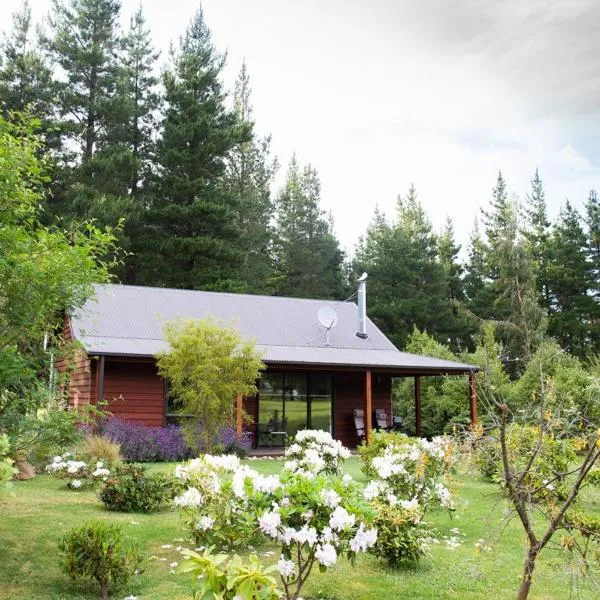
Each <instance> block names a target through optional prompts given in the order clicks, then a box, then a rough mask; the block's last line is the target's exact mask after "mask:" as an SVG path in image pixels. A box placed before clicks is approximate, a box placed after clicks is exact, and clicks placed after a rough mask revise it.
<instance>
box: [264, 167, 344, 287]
mask: <svg viewBox="0 0 600 600" xmlns="http://www.w3.org/2000/svg"><path fill="white" fill-rule="evenodd" d="M320 202H321V182H320V180H319V175H318V173H317V171H316V169H314V168H313V167H312V166H310V165H307V166H306V167H304V168H301V167H300V165H299V164H298V161H297V160H296V157H295V156H294V157H292V160H291V161H290V165H289V167H288V172H287V177H286V181H285V184H284V186H283V188H282V189H281V190H280V192H279V194H278V196H277V201H276V208H277V210H276V218H275V252H274V254H275V265H276V273H275V289H276V292H277V294H279V295H281V296H291V295H293V296H295V297H300V298H339V297H340V296H341V297H343V293H344V277H343V270H342V265H343V259H344V254H343V252H342V250H341V249H340V246H339V242H338V241H337V239H336V237H335V236H334V234H333V223H332V219H331V217H329V218H328V217H327V216H326V214H325V213H324V212H323V210H322V208H321V206H320Z"/></svg>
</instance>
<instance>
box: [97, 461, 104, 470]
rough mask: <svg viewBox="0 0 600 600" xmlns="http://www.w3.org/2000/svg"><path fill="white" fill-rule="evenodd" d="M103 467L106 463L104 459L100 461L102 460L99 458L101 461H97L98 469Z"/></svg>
mask: <svg viewBox="0 0 600 600" xmlns="http://www.w3.org/2000/svg"><path fill="white" fill-rule="evenodd" d="M102 468H104V463H103V462H102V461H100V460H99V461H98V462H97V463H96V469H102Z"/></svg>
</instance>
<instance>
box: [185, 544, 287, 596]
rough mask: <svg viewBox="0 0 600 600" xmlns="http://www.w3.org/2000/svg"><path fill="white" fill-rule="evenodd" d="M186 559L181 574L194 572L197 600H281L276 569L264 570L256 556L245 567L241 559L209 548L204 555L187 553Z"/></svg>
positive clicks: (249, 558) (186, 551)
mask: <svg viewBox="0 0 600 600" xmlns="http://www.w3.org/2000/svg"><path fill="white" fill-rule="evenodd" d="M184 556H185V558H186V560H185V561H184V562H183V563H182V565H181V567H180V572H181V573H190V574H191V575H192V581H193V585H194V592H193V593H194V598H195V599H196V600H202V599H203V598H221V599H222V600H279V598H281V595H282V594H281V592H280V591H279V590H278V588H277V581H276V580H275V578H274V577H272V576H271V573H272V572H273V571H276V570H277V567H276V566H271V567H267V568H264V567H263V566H262V565H261V564H260V562H259V560H258V558H257V557H256V556H255V555H251V556H249V557H248V561H249V564H248V565H244V564H243V563H242V560H241V559H240V557H239V556H237V555H234V556H233V557H231V559H230V558H229V557H228V556H227V555H225V554H213V553H212V548H208V549H207V550H205V551H204V553H203V554H198V553H197V552H193V551H192V550H185V551H184Z"/></svg>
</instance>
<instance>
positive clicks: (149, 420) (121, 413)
mask: <svg viewBox="0 0 600 600" xmlns="http://www.w3.org/2000/svg"><path fill="white" fill-rule="evenodd" d="M104 400H106V401H107V402H108V405H107V406H106V410H108V411H109V412H110V413H111V414H112V415H113V416H115V417H119V418H121V419H127V420H128V421H132V422H134V423H143V424H145V425H154V426H161V427H162V426H163V425H164V412H165V400H164V384H163V380H162V378H161V377H160V376H159V375H158V373H157V371H156V365H155V364H154V363H153V362H128V361H114V360H113V361H111V360H110V358H107V359H106V364H105V367H104Z"/></svg>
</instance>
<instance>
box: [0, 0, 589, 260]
mask: <svg viewBox="0 0 600 600" xmlns="http://www.w3.org/2000/svg"><path fill="white" fill-rule="evenodd" d="M50 4H51V2H50V0H31V6H32V10H33V13H34V18H35V19H36V20H41V19H42V18H43V16H44V15H45V14H47V12H48V10H49V8H50ZM139 4H140V2H139V0H122V13H123V24H124V26H125V25H126V24H127V23H128V22H129V18H130V16H131V14H132V13H133V11H134V10H135V9H136V8H137V7H138V6H139ZM19 5H20V0H2V1H1V8H0V28H2V29H4V30H7V29H8V28H9V27H10V22H11V13H12V12H13V11H14V10H15V9H17V8H18V7H19ZM199 5H200V4H199V2H198V1H197V0H170V1H166V0H145V1H144V2H142V6H143V9H144V12H145V15H146V19H147V21H148V25H149V27H150V29H151V30H152V34H153V40H154V44H155V46H156V48H158V49H160V50H161V52H162V54H161V61H162V62H165V61H166V60H167V55H168V48H169V45H170V43H171V42H175V43H176V42H177V40H178V38H179V36H180V35H181V34H182V33H183V32H184V31H185V28H186V26H187V24H188V23H189V20H190V18H191V17H192V16H193V14H194V12H195V11H196V9H197V8H198V6H199ZM202 7H203V10H204V14H205V18H206V21H207V23H208V25H209V27H210V28H211V30H212V33H213V39H214V42H215V45H216V46H217V48H219V49H220V50H226V51H227V55H228V62H227V67H226V70H225V72H224V78H225V82H226V84H227V86H228V87H229V88H230V89H233V81H234V79H235V75H236V74H237V72H238V71H239V68H240V66H241V64H242V62H243V61H244V60H245V61H246V64H247V66H248V71H249V74H250V77H251V85H252V102H253V104H254V109H255V121H256V130H257V131H258V132H259V134H263V135H264V134H271V135H272V147H273V150H274V152H275V154H276V155H277V156H278V158H279V161H280V163H281V165H282V167H281V169H280V172H279V174H278V179H277V182H276V183H278V184H280V183H281V182H282V180H283V179H284V177H285V170H286V165H287V163H288V161H289V159H290V157H291V156H292V154H293V153H294V152H295V153H296V155H297V157H298V160H299V161H300V162H301V163H311V164H312V165H313V166H314V167H315V168H316V169H317V170H318V171H319V174H320V178H321V184H322V190H321V192H322V205H323V208H324V209H325V210H327V211H331V213H332V215H333V219H334V226H335V232H336V234H337V236H338V238H339V239H340V241H341V243H342V246H343V247H344V248H345V249H346V250H347V251H348V252H351V251H352V250H353V248H354V245H355V243H356V241H357V239H358V238H359V236H360V235H361V234H363V233H364V232H365V229H366V227H367V225H368V223H369V221H370V220H371V218H372V215H373V211H374V209H375V207H379V209H380V210H383V211H384V212H385V213H386V214H387V215H388V216H389V217H393V216H394V210H395V204H396V199H397V196H398V194H405V193H406V191H407V190H408V188H409V185H410V184H411V183H413V184H414V186H415V188H416V190H417V194H418V198H419V200H420V201H421V202H422V204H423V206H424V207H425V210H426V211H427V213H428V214H429V216H430V218H431V220H432V222H433V225H434V227H435V229H436V230H439V229H440V228H441V226H442V224H443V222H444V221H445V219H446V217H447V216H450V217H452V219H453V221H454V225H455V230H456V236H457V239H458V240H459V241H460V242H461V243H463V245H465V246H466V244H467V243H468V239H469V233H470V231H471V230H472V228H473V223H474V221H475V218H476V217H477V215H478V214H479V213H480V209H481V207H484V206H485V205H486V204H487V202H488V201H489V199H490V196H491V190H492V187H493V186H494V184H495V181H496V177H497V173H498V170H501V171H502V173H503V175H504V177H505V179H506V180H507V182H508V188H509V191H510V192H511V193H512V194H515V195H516V196H518V197H519V198H520V199H524V197H525V194H526V193H527V191H528V190H529V186H530V180H531V178H532V176H533V173H534V171H535V169H536V168H539V170H540V175H541V177H542V180H543V182H544V185H545V190H546V197H547V201H548V205H549V210H550V214H551V215H552V216H556V215H557V214H558V211H559V208H560V205H561V204H562V203H563V202H564V201H565V199H567V198H568V199H569V200H570V201H571V202H572V203H573V204H574V205H575V206H577V207H581V206H582V205H583V203H584V202H585V199H586V198H587V195H588V192H589V190H590V189H592V188H594V189H598V188H599V187H600V148H599V147H598V146H597V143H596V142H597V140H598V139H599V135H598V134H599V133H600V131H599V130H600V119H599V118H598V117H599V114H598V113H599V112H600V36H598V35H597V27H596V25H597V23H598V22H599V20H600V2H597V1H596V0H419V2H415V1H414V0H302V1H292V0H252V1H249V0H204V1H203V2H202Z"/></svg>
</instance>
